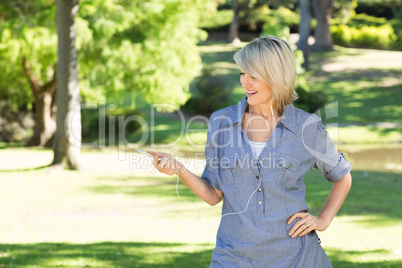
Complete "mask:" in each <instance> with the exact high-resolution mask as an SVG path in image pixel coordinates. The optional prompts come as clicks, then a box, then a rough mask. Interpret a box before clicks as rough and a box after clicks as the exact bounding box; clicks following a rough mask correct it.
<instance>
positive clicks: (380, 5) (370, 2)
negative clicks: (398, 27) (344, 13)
mask: <svg viewBox="0 0 402 268" xmlns="http://www.w3.org/2000/svg"><path fill="white" fill-rule="evenodd" d="M400 6H402V0H357V8H356V11H357V12H358V13H367V14H369V15H372V16H375V17H386V18H388V19H392V18H393V16H394V11H395V9H397V8H398V7H400Z"/></svg>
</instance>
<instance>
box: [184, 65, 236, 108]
mask: <svg viewBox="0 0 402 268" xmlns="http://www.w3.org/2000/svg"><path fill="white" fill-rule="evenodd" d="M215 73H216V69H215V68H214V67H213V66H212V65H210V66H208V65H206V66H204V68H203V69H202V74H201V76H200V77H198V78H197V79H196V80H195V83H194V88H192V90H191V93H192V94H191V95H192V96H191V98H190V99H189V100H188V101H187V102H186V104H185V105H184V106H183V107H182V108H183V110H184V111H187V112H189V113H193V114H204V115H210V114H211V113H213V112H214V111H216V110H219V109H221V108H224V107H226V106H227V105H228V101H229V95H230V93H231V92H230V89H229V88H228V87H227V86H226V85H225V83H224V82H223V81H222V80H221V79H220V78H219V77H218V76H217V75H216V74H215Z"/></svg>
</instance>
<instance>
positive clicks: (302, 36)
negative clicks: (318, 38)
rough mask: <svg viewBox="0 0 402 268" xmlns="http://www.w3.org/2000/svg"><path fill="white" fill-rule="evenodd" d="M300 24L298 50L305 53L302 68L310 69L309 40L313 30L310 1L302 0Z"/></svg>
mask: <svg viewBox="0 0 402 268" xmlns="http://www.w3.org/2000/svg"><path fill="white" fill-rule="evenodd" d="M299 4H300V13H301V14H300V15H301V16H300V24H299V41H298V42H297V49H299V50H301V51H303V57H304V62H303V64H302V67H303V68H304V69H305V70H308V69H309V50H310V48H309V44H308V38H309V36H310V30H311V5H310V1H309V0H300V2H299Z"/></svg>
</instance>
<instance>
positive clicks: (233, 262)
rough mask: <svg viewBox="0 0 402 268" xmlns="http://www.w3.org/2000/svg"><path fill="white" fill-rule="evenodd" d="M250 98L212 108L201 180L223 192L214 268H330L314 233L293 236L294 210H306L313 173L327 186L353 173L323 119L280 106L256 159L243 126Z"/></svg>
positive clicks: (212, 264) (291, 107) (213, 257)
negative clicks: (308, 176)
mask: <svg viewBox="0 0 402 268" xmlns="http://www.w3.org/2000/svg"><path fill="white" fill-rule="evenodd" d="M246 108H247V97H246V98H244V99H243V100H242V101H240V102H239V103H238V104H236V105H233V106H230V107H227V108H224V109H222V110H219V111H216V112H215V113H213V114H212V115H211V117H210V120H209V124H208V136H207V144H206V147H205V158H206V166H205V169H204V172H203V174H202V176H201V177H202V178H203V179H205V180H206V181H208V183H209V184H211V186H212V187H214V188H215V189H218V190H220V191H222V192H223V194H224V198H223V207H222V218H221V222H220V225H219V229H218V233H217V238H216V247H215V249H214V251H213V253H212V260H211V267H213V268H215V267H230V268H233V267H242V268H243V267H275V268H277V267H279V268H280V267H303V268H304V267H309V268H311V267H317V268H318V267H319V268H325V267H332V265H331V262H330V261H329V259H328V257H327V255H326V254H325V252H324V250H323V249H322V247H321V245H320V243H319V238H318V236H317V234H316V232H315V231H313V232H310V233H309V234H307V235H305V236H302V237H299V236H298V237H296V238H292V237H290V236H289V235H288V233H289V231H290V229H291V228H292V227H293V225H294V224H295V223H296V222H297V220H299V218H298V219H296V220H295V221H294V222H293V223H292V224H287V221H288V219H289V217H290V216H292V215H293V214H294V213H296V212H300V211H303V212H307V211H308V210H309V209H308V206H307V204H306V201H305V191H306V187H305V184H304V182H303V179H302V177H303V175H304V174H305V173H306V172H307V171H309V170H310V169H312V168H317V169H319V170H320V171H321V173H322V174H323V176H324V177H325V178H326V179H327V180H328V181H331V182H335V181H339V180H341V179H342V178H343V177H344V176H345V175H346V174H347V173H348V172H349V171H350V170H351V168H352V166H351V164H350V163H349V162H348V161H347V160H346V159H345V157H344V155H343V154H339V153H338V152H337V150H336V149H335V147H334V145H333V143H332V142H331V140H330V139H329V136H328V133H327V132H326V131H325V129H324V127H323V125H322V123H321V119H320V118H319V117H318V116H316V115H314V114H309V113H306V112H304V111H302V110H300V109H297V108H295V107H294V106H293V105H287V106H285V108H284V111H283V115H282V118H281V120H280V121H279V122H278V123H277V125H276V127H275V128H274V130H273V132H272V134H271V136H270V138H269V140H268V141H267V143H266V145H265V147H264V149H263V151H262V152H261V154H260V156H259V157H258V158H255V157H253V153H252V149H251V147H250V144H249V140H248V138H247V135H246V133H245V132H244V131H243V128H242V126H241V123H242V120H243V117H244V113H245V110H246Z"/></svg>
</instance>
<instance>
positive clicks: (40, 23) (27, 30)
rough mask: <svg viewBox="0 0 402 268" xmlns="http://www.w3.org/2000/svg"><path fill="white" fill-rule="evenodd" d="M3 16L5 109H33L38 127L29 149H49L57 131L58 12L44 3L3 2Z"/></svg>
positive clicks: (0, 52)
mask: <svg viewBox="0 0 402 268" xmlns="http://www.w3.org/2000/svg"><path fill="white" fill-rule="evenodd" d="M28 11H29V12H32V13H33V14H35V15H34V16H32V15H29V14H28ZM0 13H1V14H2V16H0V68H1V70H2V72H1V74H0V78H1V79H0V98H1V99H4V100H7V103H8V104H7V106H6V107H3V108H4V109H6V110H9V111H12V112H15V111H17V110H20V109H24V108H28V109H32V108H33V109H34V110H35V121H36V125H35V128H34V134H33V136H32V137H31V139H30V140H29V141H28V143H27V145H28V146H45V145H50V143H51V138H52V137H53V134H54V132H55V129H56V121H55V112H56V109H55V108H56V107H55V102H54V101H53V96H54V93H55V90H56V87H55V85H56V80H55V74H56V71H55V70H56V68H55V65H56V44H57V37H56V35H55V34H54V33H55V27H54V23H53V20H54V19H55V9H54V7H53V6H52V4H51V3H45V2H44V1H19V0H15V1H7V2H2V4H1V5H0ZM22 77H26V79H23V78H22ZM32 103H33V105H32Z"/></svg>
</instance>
